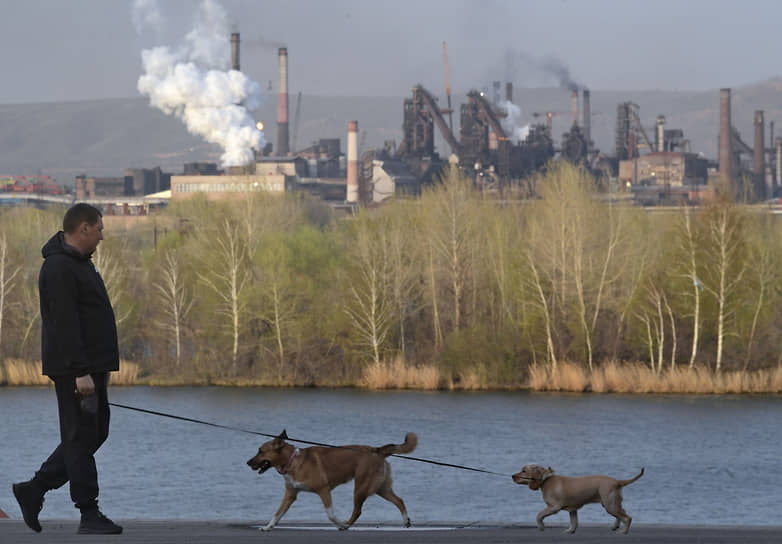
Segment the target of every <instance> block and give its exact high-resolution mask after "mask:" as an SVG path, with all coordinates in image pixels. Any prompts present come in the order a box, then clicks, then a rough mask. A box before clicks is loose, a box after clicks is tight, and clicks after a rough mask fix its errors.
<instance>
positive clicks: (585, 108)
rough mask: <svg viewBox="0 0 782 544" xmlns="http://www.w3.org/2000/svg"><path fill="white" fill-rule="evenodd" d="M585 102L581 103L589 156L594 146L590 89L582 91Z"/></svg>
mask: <svg viewBox="0 0 782 544" xmlns="http://www.w3.org/2000/svg"><path fill="white" fill-rule="evenodd" d="M582 97H583V103H582V104H581V109H582V116H583V129H584V130H583V132H584V140H585V141H586V149H587V157H589V152H590V151H591V148H592V142H591V140H592V100H591V97H590V96H589V89H584V90H583V91H582Z"/></svg>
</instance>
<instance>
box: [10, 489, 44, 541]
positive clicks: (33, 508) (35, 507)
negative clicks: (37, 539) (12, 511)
mask: <svg viewBox="0 0 782 544" xmlns="http://www.w3.org/2000/svg"><path fill="white" fill-rule="evenodd" d="M12 488H13V490H14V497H16V501H17V502H18V503H19V508H21V509H22V517H23V518H24V522H25V523H26V524H27V526H28V527H29V528H30V529H32V530H33V531H35V532H36V533H40V532H41V523H40V522H39V521H38V514H39V513H40V512H41V508H43V495H44V492H43V491H41V488H40V487H38V486H37V485H36V484H35V482H33V481H32V480H30V481H28V482H21V483H18V484H14V485H13V486H12Z"/></svg>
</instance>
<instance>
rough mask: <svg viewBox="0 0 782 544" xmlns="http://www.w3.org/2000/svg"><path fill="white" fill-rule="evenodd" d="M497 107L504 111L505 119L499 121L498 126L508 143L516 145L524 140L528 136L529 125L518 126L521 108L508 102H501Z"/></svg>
mask: <svg viewBox="0 0 782 544" xmlns="http://www.w3.org/2000/svg"><path fill="white" fill-rule="evenodd" d="M497 105H498V106H499V107H500V108H502V109H503V110H504V111H505V114H506V117H505V118H504V119H501V120H500V124H501V125H502V129H503V130H504V131H505V134H507V136H508V138H509V139H510V141H511V142H512V143H514V144H516V145H518V144H520V143H521V142H523V141H524V140H526V139H527V135H529V124H526V125H523V126H520V123H519V119H521V108H520V107H519V106H517V105H516V104H514V103H513V102H511V101H509V100H503V101H502V102H500V103H499V104H497Z"/></svg>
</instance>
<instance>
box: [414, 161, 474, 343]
mask: <svg viewBox="0 0 782 544" xmlns="http://www.w3.org/2000/svg"><path fill="white" fill-rule="evenodd" d="M476 200H477V196H476V195H475V192H474V189H473V188H472V183H471V181H470V180H468V179H466V178H465V177H464V176H462V175H461V173H460V172H459V170H458V169H457V168H449V169H448V170H447V171H446V173H445V174H444V176H443V179H442V184H441V185H439V186H437V187H436V188H435V189H434V190H432V191H430V192H428V193H427V194H425V195H424V201H425V206H424V207H425V208H426V209H427V212H428V219H429V222H428V229H427V232H426V233H425V234H426V236H427V237H428V240H429V243H431V248H430V250H431V253H430V264H431V265H432V266H433V268H432V273H434V275H435V277H436V278H437V283H439V285H440V286H441V287H443V288H444V289H443V291H444V296H443V297H439V299H440V301H441V302H443V303H447V304H449V305H450V308H448V309H449V310H450V329H451V330H459V329H460V328H461V327H462V324H463V323H462V322H463V319H464V314H465V301H466V296H467V294H468V293H467V291H468V289H469V285H470V273H471V269H470V258H471V255H472V253H471V252H473V251H474V249H475V247H474V244H475V243H476V241H477V239H478V238H477V235H476V234H477V231H476V229H475V228H474V225H473V222H472V217H473V215H472V208H474V206H475V201H476ZM433 286H434V282H433ZM449 332H450V331H449Z"/></svg>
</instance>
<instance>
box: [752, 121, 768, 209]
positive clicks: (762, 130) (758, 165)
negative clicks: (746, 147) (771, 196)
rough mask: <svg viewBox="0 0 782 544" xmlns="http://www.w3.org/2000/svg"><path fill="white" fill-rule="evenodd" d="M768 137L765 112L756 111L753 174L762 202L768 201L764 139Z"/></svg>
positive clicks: (756, 189)
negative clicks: (764, 117)
mask: <svg viewBox="0 0 782 544" xmlns="http://www.w3.org/2000/svg"><path fill="white" fill-rule="evenodd" d="M765 135H766V127H765V124H764V122H763V110H755V148H754V149H753V151H754V153H753V157H752V172H753V173H754V178H755V191H756V192H757V197H758V198H759V199H761V200H765V199H766V174H765V173H766V165H765V157H766V153H765V148H764V141H763V138H764V137H765Z"/></svg>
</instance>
